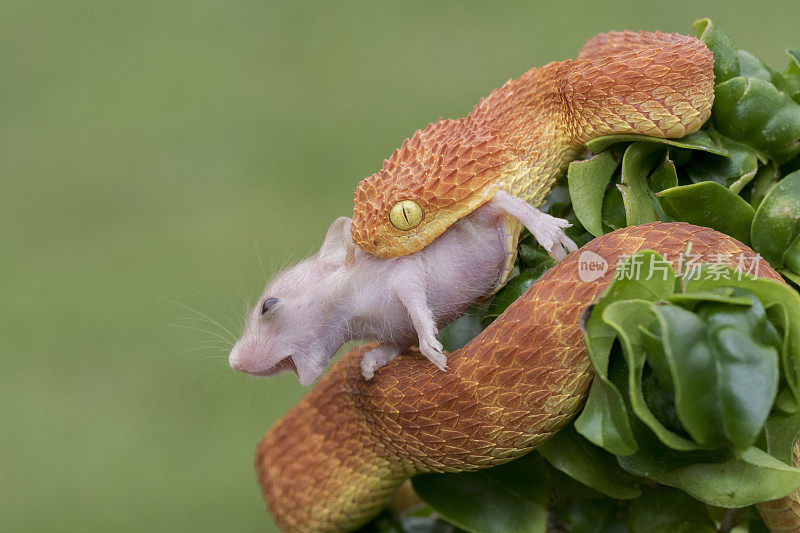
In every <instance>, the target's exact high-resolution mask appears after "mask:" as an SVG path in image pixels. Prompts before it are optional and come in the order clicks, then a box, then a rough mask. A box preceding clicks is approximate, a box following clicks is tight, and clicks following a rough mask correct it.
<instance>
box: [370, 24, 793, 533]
mask: <svg viewBox="0 0 800 533" xmlns="http://www.w3.org/2000/svg"><path fill="white" fill-rule="evenodd" d="M694 29H695V31H696V32H697V35H698V37H699V38H700V39H701V40H703V41H704V42H705V43H706V45H707V46H708V47H709V48H710V49H711V51H712V52H713V54H714V74H715V78H716V80H715V102H714V107H713V109H712V115H711V118H710V120H709V121H708V122H707V123H706V124H705V125H704V126H703V128H701V130H699V131H697V132H695V133H693V134H690V135H687V136H685V137H683V138H681V139H656V138H650V137H643V136H635V135H617V136H609V137H602V138H599V139H595V140H593V141H591V142H590V143H588V145H587V152H586V154H585V156H584V157H583V158H582V159H580V160H578V161H575V162H573V163H572V164H571V165H570V166H569V169H568V172H567V177H566V180H564V182H562V183H560V184H559V185H557V186H556V187H555V189H554V190H553V192H552V193H551V195H550V197H549V199H548V201H547V203H546V204H545V205H544V206H543V207H542V209H543V210H545V211H547V212H548V213H550V214H551V215H553V216H557V217H560V218H566V219H567V220H569V221H570V222H571V223H572V224H573V226H572V227H571V228H569V229H568V230H567V233H568V234H569V236H570V237H571V238H572V239H573V240H575V241H576V243H578V244H579V245H583V244H585V243H587V242H588V241H590V240H591V239H593V238H594V237H596V236H600V235H603V234H605V233H608V232H610V231H613V230H615V229H618V228H622V227H626V226H630V225H637V224H642V223H647V222H653V221H658V220H660V221H665V222H667V221H685V222H689V223H692V224H697V225H701V226H707V227H711V228H714V229H716V230H718V231H721V232H723V233H725V234H728V235H730V236H732V237H734V238H736V239H738V240H740V241H741V242H744V243H745V244H748V245H750V246H752V247H753V248H754V250H756V251H757V252H758V253H759V254H760V255H761V256H762V257H763V258H764V259H765V260H767V261H768V262H769V263H770V265H771V266H772V267H774V268H775V269H777V270H778V271H779V272H780V273H781V274H782V275H783V276H784V277H785V279H786V280H787V281H789V282H790V285H781V284H779V283H776V282H772V281H766V280H757V279H753V278H751V277H748V276H741V275H739V274H736V273H735V272H733V271H731V270H727V271H726V270H725V269H722V270H720V269H719V268H718V267H719V265H711V266H705V267H703V271H706V270H710V269H711V268H712V267H717V268H716V270H715V271H714V272H713V275H699V276H692V277H691V278H687V276H685V275H684V274H685V273H682V272H675V271H673V270H672V269H671V268H666V269H664V268H663V264H662V265H660V268H659V269H658V271H659V272H664V273H665V274H664V275H663V276H654V277H651V278H650V279H646V280H642V279H625V278H622V277H621V278H619V279H615V280H614V281H613V282H612V284H611V285H610V286H609V287H608V289H607V290H606V291H605V292H604V294H603V295H602V296H601V298H599V299H598V301H596V302H595V305H594V307H593V308H592V311H591V313H590V314H588V316H587V318H586V320H585V322H584V324H583V327H584V332H585V338H586V344H587V349H588V352H589V354H590V358H591V361H592V365H593V367H594V369H595V372H596V378H595V380H594V382H593V384H592V387H591V389H590V393H589V397H588V399H587V402H586V406H585V408H584V409H583V411H582V412H581V414H580V415H579V416H578V417H577V419H576V420H575V421H574V423H571V424H569V425H568V426H567V427H565V428H564V429H563V430H562V431H560V432H559V433H558V434H556V435H555V436H554V437H553V438H551V439H550V440H549V441H547V442H546V443H545V444H544V445H542V446H540V447H539V448H537V450H536V451H534V452H531V453H529V454H528V455H526V456H524V457H522V458H520V459H517V460H515V461H512V462H511V463H508V464H506V465H502V466H498V467H493V468H490V469H487V470H482V471H479V472H465V473H459V474H428V475H422V476H418V477H417V478H415V479H414V480H413V486H414V489H415V491H416V493H417V494H418V495H419V496H420V497H421V498H422V500H423V501H424V503H423V504H421V505H420V506H419V507H417V508H415V509H411V510H407V511H405V512H400V513H398V512H389V511H385V512H384V513H383V514H382V515H381V516H380V517H378V519H376V520H375V521H373V522H372V523H370V524H369V525H368V526H366V528H365V531H381V532H402V531H406V532H411V531H414V532H431V533H434V532H454V531H470V532H480V533H484V532H486V533H488V532H511V533H513V532H531V533H533V532H544V531H567V530H568V531H573V532H576V533H581V532H585V531H587V532H588V531H593V532H599V531H611V532H620V533H621V532H634V533H637V532H644V531H647V532H650V531H652V532H673V531H677V532H681V531H701V532H702V531H708V532H714V531H738V532H746V531H752V532H761V531H766V528H765V526H764V524H763V522H762V521H761V519H760V517H759V516H758V513H757V512H756V510H755V508H754V507H753V504H754V503H756V502H760V501H764V500H769V499H773V498H777V497H781V496H783V495H785V494H788V493H789V492H791V491H792V490H795V489H796V488H797V487H798V486H800V470H798V469H796V468H794V467H793V466H792V446H793V444H794V441H795V439H796V438H797V436H798V434H799V433H800V408H799V407H800V376H799V375H798V368H800V296H798V293H797V292H796V290H795V289H796V288H797V287H798V286H800V51H797V50H789V51H787V53H788V55H789V62H788V66H787V67H786V68H785V69H784V70H782V71H777V70H773V69H772V68H770V67H769V66H768V65H766V64H765V63H763V62H762V61H761V60H759V59H758V58H757V57H755V56H754V55H753V54H751V53H749V52H747V51H744V50H739V49H738V48H737V47H736V45H735V44H734V43H733V41H732V40H731V39H730V38H729V37H728V36H727V35H725V34H724V33H723V32H722V31H721V30H720V29H719V28H718V27H717V26H716V25H715V24H714V23H713V22H712V21H710V20H708V19H703V20H699V21H697V22H695V23H694ZM628 261H629V262H638V265H639V268H642V269H648V268H652V267H653V265H656V264H659V263H666V261H665V260H664V258H661V256H659V255H658V254H657V253H655V252H652V251H645V252H641V253H639V254H635V255H634V256H631V257H629V258H628ZM553 264H554V262H553V261H552V259H550V257H549V256H548V255H547V253H546V252H545V251H544V250H542V249H541V248H540V247H539V246H538V245H537V244H536V242H535V240H534V239H533V238H532V237H531V236H530V235H529V234H527V233H524V234H523V236H522V238H521V239H520V243H519V248H518V260H517V264H516V267H515V272H514V276H513V277H512V279H511V280H510V281H509V283H508V284H507V285H506V286H505V287H504V288H503V289H502V290H501V291H500V292H499V293H498V294H496V295H495V297H494V298H493V299H492V300H491V301H490V302H489V303H488V304H487V305H485V306H482V307H480V308H475V309H472V310H470V312H469V313H467V314H466V315H465V316H464V317H462V318H461V319H459V320H457V321H456V322H454V323H453V324H451V325H450V326H448V327H447V328H445V329H444V330H443V331H442V332H441V333H440V339H441V340H442V342H443V344H444V345H445V347H446V348H447V349H448V350H450V351H452V350H455V349H458V348H460V347H461V346H463V345H464V344H466V343H467V342H468V341H469V340H470V339H472V338H473V337H474V336H475V335H477V334H478V333H479V332H480V331H481V330H482V329H483V328H485V327H486V326H487V325H488V324H489V323H491V322H492V321H493V320H494V319H495V318H496V317H497V316H499V315H500V314H501V313H502V312H503V311H504V310H505V309H506V307H508V305H510V304H511V303H512V302H513V301H514V300H516V299H517V298H518V297H520V296H521V295H522V294H524V293H525V291H527V289H528V288H529V287H530V286H531V285H532V284H533V282H535V281H536V280H537V279H538V278H539V277H540V276H541V275H542V274H543V273H544V272H545V271H546V270H547V269H548V268H550V267H551V266H553ZM622 268H623V266H620V267H618V270H619V269H622ZM708 273H709V274H712V273H711V272H710V271H709V272H708Z"/></svg>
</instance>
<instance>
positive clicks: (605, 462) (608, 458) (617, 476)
mask: <svg viewBox="0 0 800 533" xmlns="http://www.w3.org/2000/svg"><path fill="white" fill-rule="evenodd" d="M537 451H538V452H539V453H541V454H542V456H543V457H544V458H545V459H547V461H548V462H549V463H550V464H551V465H553V466H554V467H555V468H557V469H559V470H561V471H562V472H564V473H565V474H568V475H569V476H571V477H572V478H574V479H577V480H578V481H580V482H581V483H583V484H584V485H587V486H589V487H592V488H593V489H595V490H598V491H600V492H602V493H603V494H605V495H607V496H611V497H612V498H618V499H630V498H636V497H637V496H639V494H640V492H639V489H638V488H637V487H636V486H635V485H634V484H633V478H631V476H630V475H629V474H628V473H627V472H625V471H623V470H622V469H620V467H619V464H617V461H616V459H615V458H614V456H613V455H611V454H609V453H608V452H606V451H604V450H602V449H600V448H598V447H596V446H594V445H593V444H592V443H590V442H589V441H587V440H586V439H584V438H583V437H581V436H580V435H579V434H578V432H577V431H575V428H574V426H572V425H569V426H567V427H566V428H564V429H562V430H561V431H559V432H558V433H556V435H555V436H554V437H553V438H551V439H550V440H548V441H547V442H545V443H544V444H542V445H541V446H539V447H538V448H537Z"/></svg>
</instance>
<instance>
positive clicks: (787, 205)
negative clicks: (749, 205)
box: [750, 171, 800, 268]
mask: <svg viewBox="0 0 800 533" xmlns="http://www.w3.org/2000/svg"><path fill="white" fill-rule="evenodd" d="M750 235H751V238H752V242H753V248H755V250H756V251H757V252H758V253H759V254H761V255H762V256H763V257H764V259H766V260H767V261H769V263H770V264H771V265H772V266H773V267H774V268H782V267H783V266H784V263H783V254H784V252H785V251H786V249H787V248H788V247H789V245H790V244H791V243H792V241H794V239H796V238H797V236H798V235H800V171H797V172H793V173H792V174H789V175H788V176H786V177H785V178H783V179H782V180H781V181H779V182H778V183H777V184H776V185H775V186H774V187H772V189H770V191H769V192H768V193H767V195H766V196H765V197H764V199H763V200H762V201H761V203H760V204H759V206H758V210H756V213H755V216H754V217H753V223H752V226H751V232H750Z"/></svg>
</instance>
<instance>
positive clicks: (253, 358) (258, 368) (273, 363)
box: [228, 340, 294, 377]
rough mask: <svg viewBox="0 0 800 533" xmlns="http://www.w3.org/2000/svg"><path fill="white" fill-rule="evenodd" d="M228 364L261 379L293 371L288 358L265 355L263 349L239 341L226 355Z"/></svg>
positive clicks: (292, 365)
mask: <svg viewBox="0 0 800 533" xmlns="http://www.w3.org/2000/svg"><path fill="white" fill-rule="evenodd" d="M228 364H229V365H230V367H231V368H232V369H234V370H237V371H239V372H244V373H246V374H250V375H252V376H261V377H264V376H274V375H276V374H280V373H281V372H285V371H287V370H293V369H294V364H293V363H292V361H291V359H290V358H281V357H279V356H276V355H271V356H270V355H266V354H265V353H264V349H263V348H260V347H258V348H257V347H254V346H252V345H251V343H248V342H246V341H244V340H240V341H239V342H237V343H236V344H235V345H234V346H233V349H232V350H231V353H230V355H228Z"/></svg>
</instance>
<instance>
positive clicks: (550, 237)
mask: <svg viewBox="0 0 800 533" xmlns="http://www.w3.org/2000/svg"><path fill="white" fill-rule="evenodd" d="M570 226H572V224H570V223H569V222H567V221H566V220H564V219H563V218H556V217H554V216H552V215H548V214H547V213H541V212H540V213H539V216H537V217H536V221H535V222H533V223H532V224H531V227H530V228H528V229H529V230H530V231H531V233H532V234H533V237H534V238H535V239H536V240H537V242H539V244H541V245H542V247H543V248H544V249H545V250H547V253H549V254H550V257H552V258H553V259H555V260H556V261H561V260H562V259H564V258H565V257H567V253H568V252H574V251H575V250H577V249H578V246H577V245H576V244H575V243H574V242H573V241H572V239H570V238H569V237H567V234H566V233H564V228H568V227H570ZM565 248H566V252H565V251H564V249H565Z"/></svg>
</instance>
